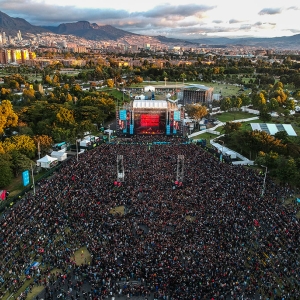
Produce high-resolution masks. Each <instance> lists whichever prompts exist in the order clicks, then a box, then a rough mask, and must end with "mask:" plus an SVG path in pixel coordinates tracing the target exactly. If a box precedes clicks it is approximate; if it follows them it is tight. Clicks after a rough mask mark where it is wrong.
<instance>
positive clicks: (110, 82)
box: [106, 79, 114, 88]
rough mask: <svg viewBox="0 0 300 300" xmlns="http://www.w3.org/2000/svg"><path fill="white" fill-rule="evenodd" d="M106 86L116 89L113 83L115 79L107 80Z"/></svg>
mask: <svg viewBox="0 0 300 300" xmlns="http://www.w3.org/2000/svg"><path fill="white" fill-rule="evenodd" d="M106 85H107V87H109V88H113V87H114V81H113V79H107V80H106Z"/></svg>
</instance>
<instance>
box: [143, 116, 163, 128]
mask: <svg viewBox="0 0 300 300" xmlns="http://www.w3.org/2000/svg"><path fill="white" fill-rule="evenodd" d="M141 126H151V127H157V126H159V115H144V114H143V115H141Z"/></svg>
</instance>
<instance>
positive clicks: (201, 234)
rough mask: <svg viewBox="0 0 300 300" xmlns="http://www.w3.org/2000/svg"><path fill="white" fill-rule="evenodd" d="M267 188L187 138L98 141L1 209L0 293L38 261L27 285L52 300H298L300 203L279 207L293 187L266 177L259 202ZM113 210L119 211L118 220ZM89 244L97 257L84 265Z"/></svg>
mask: <svg viewBox="0 0 300 300" xmlns="http://www.w3.org/2000/svg"><path fill="white" fill-rule="evenodd" d="M155 141H160V142H164V141H167V142H168V143H165V144H156V143H154V142H155ZM117 155H123V163H124V170H125V181H124V182H122V185H121V186H118V185H115V184H114V182H115V181H116V177H117V166H116V164H117ZM178 155H184V181H183V184H182V185H181V186H180V185H179V184H178V183H176V184H175V181H176V172H177V157H178ZM263 180H264V176H263V174H260V173H258V172H257V171H255V170H253V169H250V168H245V167H243V166H238V165H229V164H225V163H222V162H220V161H219V160H218V159H216V158H215V157H214V156H213V155H211V154H210V153H208V152H207V151H206V150H205V149H202V148H201V147H199V146H197V145H194V144H186V143H185V140H184V139H181V138H166V137H157V136H136V137H133V138H131V139H123V140H119V141H118V142H115V143H114V144H103V145H101V146H99V147H97V148H96V149H94V150H91V151H88V152H86V153H84V154H83V155H80V156H79V161H76V158H72V159H71V160H69V161H67V162H65V163H63V164H62V167H61V169H60V171H59V172H57V173H56V174H55V176H53V177H51V178H48V179H45V180H43V181H42V182H40V183H39V186H38V187H37V190H36V195H33V194H32V193H27V194H26V195H25V196H24V198H23V199H22V200H21V201H20V203H18V204H17V205H15V206H14V207H12V208H10V209H9V210H8V211H6V212H5V214H4V215H3V217H2V219H1V234H0V241H1V254H0V256H1V261H2V264H1V267H0V283H1V285H2V290H5V291H6V290H7V289H8V290H9V291H10V292H11V293H13V292H14V291H16V290H17V289H18V288H19V287H20V286H21V285H22V284H23V283H24V282H23V281H22V280H21V278H22V275H24V272H25V270H26V269H27V270H28V266H30V264H32V262H33V261H39V262H41V265H40V266H39V267H37V268H30V269H29V270H28V272H27V277H28V278H33V279H34V284H36V285H43V286H44V287H45V290H46V293H45V298H49V299H56V298H57V297H59V296H60V295H61V288H62V287H63V286H67V287H68V289H67V290H65V291H63V296H64V297H65V298H66V299H105V298H109V299H112V298H113V297H116V298H118V297H126V298H131V297H135V296H139V297H145V299H147V298H148V299H149V298H150V297H152V298H151V299H153V298H154V299H172V300H176V299H191V300H192V299H271V298H272V299H299V298H300V293H299V290H300V289H299V284H300V281H299V275H300V269H299V263H300V260H299V241H300V231H299V229H300V228H299V223H298V221H297V219H296V217H295V214H296V210H295V207H294V206H293V205H290V206H284V205H283V204H282V203H283V200H284V199H285V198H286V197H288V196H290V195H292V194H293V193H294V191H292V190H291V189H290V188H288V187H287V186H278V185H276V184H275V183H274V182H272V181H271V180H270V178H268V177H267V182H266V190H265V192H264V195H263V197H262V195H261V194H262V186H263ZM118 206H124V207H125V214H124V215H123V214H113V213H112V212H111V209H112V208H115V207H118ZM83 246H86V247H87V249H88V251H89V253H90V254H91V255H92V261H91V262H86V263H84V264H82V265H80V266H78V265H76V263H75V257H74V253H75V251H76V250H78V249H80V248H81V247H83ZM51 270H57V272H52V273H51ZM32 286H33V285H30V286H29V287H28V289H27V290H26V292H25V293H23V295H22V296H20V297H19V298H20V299H21V298H22V297H23V298H25V296H26V294H27V293H29V292H30V290H31V289H32ZM87 287H88V288H87ZM143 299H144V298H143Z"/></svg>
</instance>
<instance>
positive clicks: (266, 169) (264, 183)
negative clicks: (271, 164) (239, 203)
mask: <svg viewBox="0 0 300 300" xmlns="http://www.w3.org/2000/svg"><path fill="white" fill-rule="evenodd" d="M261 166H262V167H264V168H265V176H264V182H263V187H262V192H261V196H262V197H263V196H264V193H265V188H266V178H267V173H268V167H267V166H263V165H261Z"/></svg>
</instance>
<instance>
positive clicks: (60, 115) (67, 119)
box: [56, 106, 75, 127]
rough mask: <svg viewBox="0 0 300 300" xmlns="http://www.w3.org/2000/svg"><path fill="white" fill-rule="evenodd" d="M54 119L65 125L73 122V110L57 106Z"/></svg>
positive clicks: (67, 125)
mask: <svg viewBox="0 0 300 300" xmlns="http://www.w3.org/2000/svg"><path fill="white" fill-rule="evenodd" d="M56 119H57V121H58V122H59V123H61V124H63V125H64V126H66V127H69V126H70V125H74V124H75V118H74V111H73V110H70V109H67V108H65V107H62V106H61V107H59V111H58V112H57V114H56Z"/></svg>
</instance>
